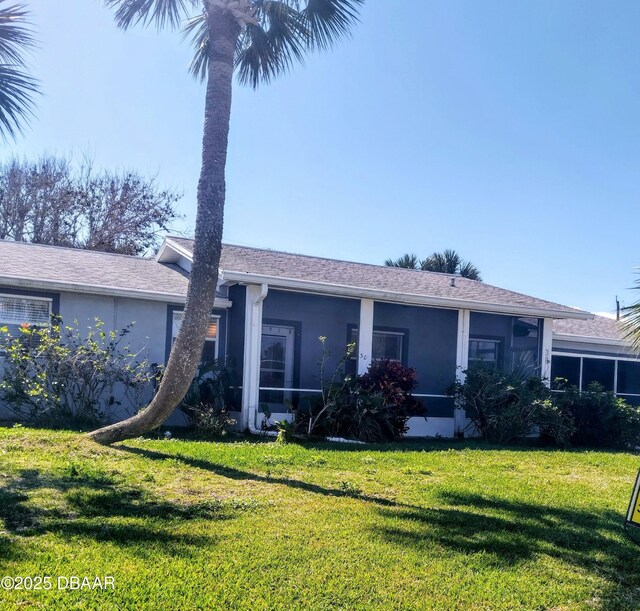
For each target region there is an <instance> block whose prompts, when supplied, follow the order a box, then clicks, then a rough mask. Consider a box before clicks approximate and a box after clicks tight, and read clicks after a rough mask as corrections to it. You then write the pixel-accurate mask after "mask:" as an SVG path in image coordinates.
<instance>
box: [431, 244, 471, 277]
mask: <svg viewBox="0 0 640 611" xmlns="http://www.w3.org/2000/svg"><path fill="white" fill-rule="evenodd" d="M420 269H422V270H424V271H427V272H443V273H445V274H459V275H460V276H462V277H463V278H469V279H470V280H482V278H481V277H480V270H479V269H478V268H477V267H476V266H475V265H473V263H471V262H470V261H465V260H464V259H463V258H462V257H461V256H460V255H459V254H458V253H457V252H456V251H455V250H451V249H448V250H445V251H443V252H434V253H433V254H431V255H429V256H428V257H427V258H426V259H424V260H423V261H420Z"/></svg>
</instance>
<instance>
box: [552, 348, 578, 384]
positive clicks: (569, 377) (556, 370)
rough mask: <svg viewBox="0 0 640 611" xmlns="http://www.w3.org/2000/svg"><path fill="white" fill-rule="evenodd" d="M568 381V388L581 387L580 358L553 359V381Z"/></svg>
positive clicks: (564, 357)
mask: <svg viewBox="0 0 640 611" xmlns="http://www.w3.org/2000/svg"><path fill="white" fill-rule="evenodd" d="M556 378H562V379H564V380H566V381H567V382H566V383H567V385H568V386H580V357H576V356H557V355H554V356H553V357H552V358H551V381H552V382H553V381H554V380H555V379H556Z"/></svg>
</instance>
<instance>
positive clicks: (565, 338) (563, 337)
mask: <svg viewBox="0 0 640 611" xmlns="http://www.w3.org/2000/svg"><path fill="white" fill-rule="evenodd" d="M553 339H554V340H558V341H561V342H578V343H584V344H598V345H602V346H616V347H620V346H623V347H625V348H631V346H632V344H631V342H628V341H626V340H623V339H616V338H614V337H610V338H605V337H589V336H588V335H569V334H568V333H554V334H553Z"/></svg>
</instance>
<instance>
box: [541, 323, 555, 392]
mask: <svg viewBox="0 0 640 611" xmlns="http://www.w3.org/2000/svg"><path fill="white" fill-rule="evenodd" d="M552 343H553V318H545V319H544V322H543V323H542V350H541V353H542V354H541V355H540V376H541V377H542V380H543V382H544V383H545V384H546V385H547V386H551V350H552Z"/></svg>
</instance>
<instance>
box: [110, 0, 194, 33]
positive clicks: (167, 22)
mask: <svg viewBox="0 0 640 611" xmlns="http://www.w3.org/2000/svg"><path fill="white" fill-rule="evenodd" d="M199 4H200V0H105V5H106V6H107V8H110V9H113V10H114V12H115V19H116V23H117V24H118V27H120V28H122V29H123V30H126V29H128V28H130V27H132V26H135V25H138V24H142V25H145V26H146V25H149V24H151V23H153V24H155V26H156V27H157V28H158V29H160V28H164V27H165V26H169V27H171V28H176V27H178V26H179V25H180V24H181V23H182V21H183V20H184V19H186V18H187V16H188V14H189V8H190V7H195V6H197V5H199Z"/></svg>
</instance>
